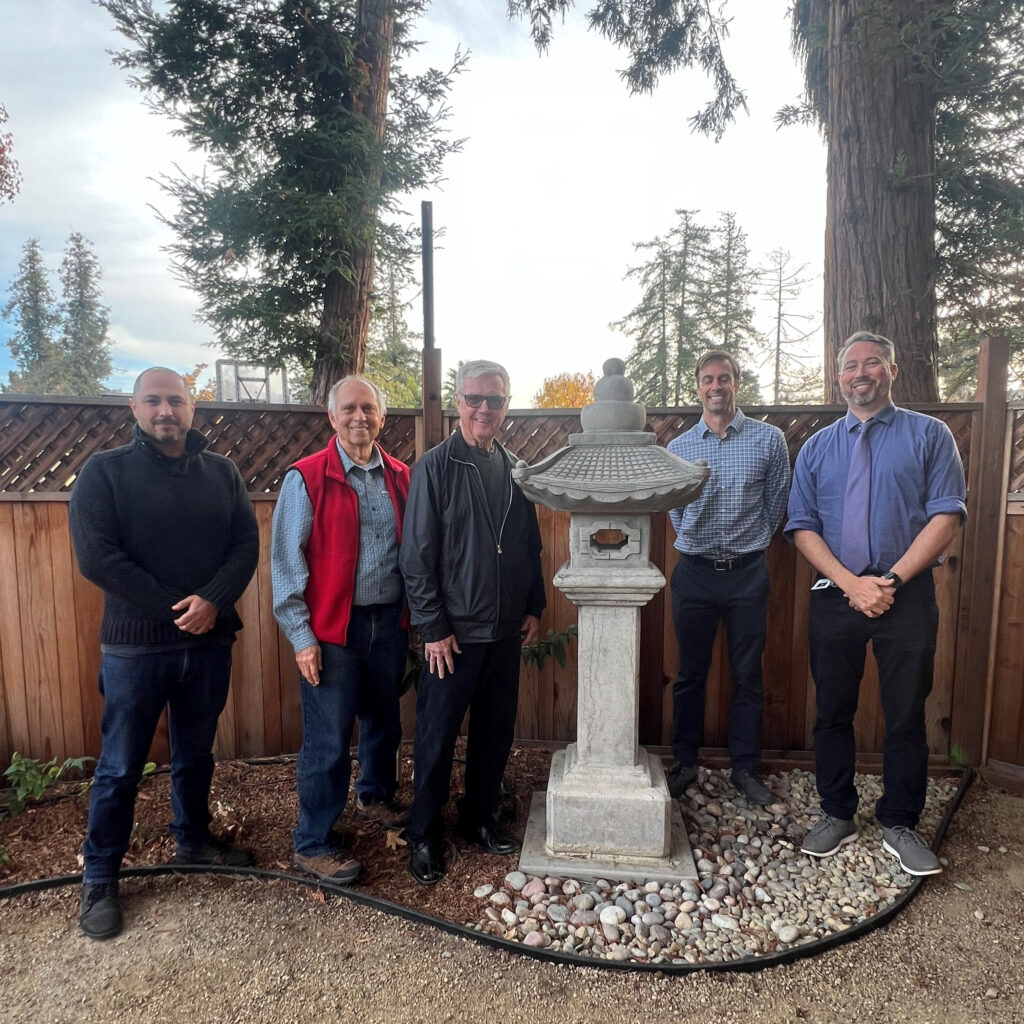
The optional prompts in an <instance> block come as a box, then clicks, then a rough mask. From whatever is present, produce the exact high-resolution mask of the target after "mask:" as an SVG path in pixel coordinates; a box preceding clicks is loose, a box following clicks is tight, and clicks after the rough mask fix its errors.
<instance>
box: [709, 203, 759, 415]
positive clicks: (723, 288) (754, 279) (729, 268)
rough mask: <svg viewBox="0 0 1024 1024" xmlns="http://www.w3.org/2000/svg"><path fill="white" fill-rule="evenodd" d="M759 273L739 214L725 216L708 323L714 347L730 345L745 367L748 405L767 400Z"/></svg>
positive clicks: (714, 240)
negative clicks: (758, 318) (760, 371)
mask: <svg viewBox="0 0 1024 1024" xmlns="http://www.w3.org/2000/svg"><path fill="white" fill-rule="evenodd" d="M759 277H760V271H759V270H758V269H757V268H756V267H752V266H751V265H750V249H749V247H748V245H747V236H746V232H744V231H743V230H742V228H740V227H739V225H738V224H737V223H736V215H735V214H733V213H729V212H726V213H722V214H720V216H719V222H718V227H717V228H715V229H714V230H713V231H712V233H711V245H710V248H709V252H708V274H707V279H706V284H705V291H704V308H703V316H702V326H703V328H704V332H705V335H706V336H707V337H708V338H709V342H710V344H709V347H714V348H721V349H724V350H725V351H726V352H728V353H730V354H731V355H732V356H734V357H735V358H736V361H737V362H738V363H739V364H740V366H741V367H743V368H744V373H743V374H742V376H741V378H740V387H739V393H738V395H737V398H738V400H739V401H741V402H748V403H749V402H758V401H760V398H761V395H760V387H759V386H758V379H757V373H756V367H757V365H758V362H759V359H760V357H761V355H762V353H761V352H760V351H759V349H760V348H761V343H760V338H759V336H758V333H757V328H756V327H755V326H754V304H753V298H754V293H755V291H756V288H757V284H758V279H759Z"/></svg>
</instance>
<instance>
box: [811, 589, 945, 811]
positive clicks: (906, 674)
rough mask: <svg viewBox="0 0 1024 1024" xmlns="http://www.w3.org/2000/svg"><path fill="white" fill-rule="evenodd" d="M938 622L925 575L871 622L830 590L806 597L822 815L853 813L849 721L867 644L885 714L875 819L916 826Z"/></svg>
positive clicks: (923, 783)
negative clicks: (869, 646) (873, 663)
mask: <svg viewBox="0 0 1024 1024" xmlns="http://www.w3.org/2000/svg"><path fill="white" fill-rule="evenodd" d="M938 624H939V612H938V608H937V606H936V604H935V584H934V582H933V580H932V574H931V570H925V572H923V573H922V574H921V575H920V576H915V577H914V579H912V580H911V581H910V582H909V583H907V584H906V585H905V586H903V587H901V588H900V590H899V592H898V593H897V594H896V598H895V601H894V603H893V606H892V607H891V608H890V609H889V610H888V611H887V612H886V613H885V614H884V615H881V616H879V617H878V618H877V619H869V618H868V617H867V616H866V615H863V614H862V613H861V612H858V611H855V610H854V609H853V608H851V607H850V605H849V602H848V601H847V599H846V598H845V597H844V596H843V594H842V593H841V592H840V591H839V590H838V589H836V588H830V589H829V590H819V591H815V592H813V593H812V594H811V611H810V641H811V672H812V673H813V675H814V685H815V690H816V692H817V701H818V716H817V721H816V722H815V725H814V757H815V763H816V770H817V776H818V792H819V793H820V794H821V807H822V810H823V811H824V812H825V813H826V814H830V815H831V816H832V817H834V818H843V819H849V818H852V817H853V815H854V813H855V812H856V810H857V790H856V788H855V787H854V784H853V775H854V758H855V755H856V747H855V742H854V734H853V718H854V715H855V714H856V713H857V699H858V697H859V695H860V684H861V677H862V676H863V674H864V659H865V656H866V652H867V643H868V641H869V640H870V641H871V644H872V648H873V650H874V654H875V661H876V662H877V663H878V683H879V690H880V695H881V702H882V710H883V713H884V715H885V746H884V748H883V755H882V781H883V787H884V788H883V792H882V796H881V798H880V799H879V801H878V803H877V804H876V805H875V815H876V817H877V818H878V820H879V822H880V823H881V824H882V825H885V826H888V827H890V828H891V827H893V826H896V825H906V826H908V827H909V828H915V827H916V826H917V820H918V818H919V817H920V815H921V811H922V809H923V808H924V801H925V795H926V791H927V786H928V740H927V733H926V730H925V717H924V705H925V700H926V699H927V697H928V694H929V693H931V689H932V676H933V672H934V663H935V634H936V631H937V630H938Z"/></svg>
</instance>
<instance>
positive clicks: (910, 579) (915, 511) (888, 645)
mask: <svg viewBox="0 0 1024 1024" xmlns="http://www.w3.org/2000/svg"><path fill="white" fill-rule="evenodd" d="M838 371H839V376H838V380H839V388H840V391H841V392H842V395H843V398H845V399H846V404H847V406H848V411H847V413H846V415H845V416H844V417H843V418H842V419H841V420H839V421H838V422H836V423H833V424H832V425H831V426H829V427H827V428H826V429H824V430H821V431H819V432H818V433H817V434H815V435H814V436H813V437H812V438H811V439H810V440H809V441H808V442H807V444H805V445H804V447H803V448H802V449H801V451H800V454H799V455H798V456H797V460H796V465H795V467H794V470H793V489H792V491H791V493H790V497H789V521H788V522H787V524H786V529H785V532H786V534H787V536H789V537H791V538H792V540H793V542H794V543H795V544H796V546H797V549H798V550H799V551H800V552H801V553H802V554H803V555H804V557H805V558H806V559H807V560H808V561H809V562H810V563H811V565H812V566H813V567H814V568H815V570H817V579H816V581H815V583H814V585H813V586H812V588H811V589H812V591H813V593H812V594H811V604H810V622H809V632H810V642H811V672H812V674H813V676H814V684H815V690H816V695H817V705H818V714H817V720H816V721H815V725H814V749H815V765H816V772H817V782H818V792H819V794H820V795H821V809H822V814H821V817H820V819H819V820H818V822H817V824H816V825H815V826H814V828H812V829H811V830H810V832H808V833H807V835H806V837H805V838H804V842H803V846H802V847H801V849H802V851H803V852H804V853H807V854H810V855H811V856H812V857H827V856H829V855H830V854H833V853H835V852H836V851H838V850H839V848H840V847H841V846H842V845H843V844H844V843H848V842H852V841H853V840H855V839H856V838H857V825H856V822H855V821H854V815H855V813H856V811H857V790H856V788H855V786H854V756H855V747H854V732H853V718H854V715H855V714H856V711H857V697H858V694H859V690H860V682H861V676H862V675H863V672H864V659H865V652H866V649H867V643H868V641H869V640H870V641H871V643H872V647H873V650H874V655H875V660H876V662H877V663H878V677H879V688H880V694H881V701H882V708H883V711H884V714H885V726H886V732H885V746H884V753H883V761H882V776H883V792H882V796H881V798H880V799H879V801H878V803H877V804H876V805H875V814H876V817H877V818H878V821H879V823H880V824H881V826H882V845H883V847H884V848H885V849H886V850H887V851H888V852H889V853H891V854H892V855H893V856H895V857H896V858H897V860H899V862H900V865H901V866H902V868H903V870H904V871H906V872H908V873H909V874H912V875H933V874H937V873H938V872H939V871H941V870H942V868H941V867H940V865H939V861H938V858H937V857H936V856H935V854H934V852H933V851H932V850H931V849H929V847H928V846H927V845H926V844H925V842H924V841H923V840H922V839H921V837H920V836H919V835H918V834H917V832H916V831H915V829H916V827H917V822H918V818H919V817H920V814H921V811H922V809H923V808H924V801H925V792H926V787H927V781H928V779H927V771H928V743H927V737H926V732H925V715H924V707H925V700H926V699H927V697H928V694H929V693H930V692H931V688H932V674H933V667H934V660H935V634H936V630H937V628H938V610H937V607H936V604H935V585H934V582H933V579H932V571H931V570H932V567H933V566H935V565H938V564H939V563H940V562H941V561H942V554H943V552H944V551H945V550H946V549H947V548H948V547H949V545H950V543H951V542H952V541H953V539H954V538H955V536H956V532H957V530H958V529H959V528H960V525H961V523H962V522H963V520H964V518H965V516H966V511H967V509H966V505H965V502H964V498H965V493H966V487H965V485H964V472H963V466H962V464H961V462H960V455H959V452H958V451H957V448H956V443H955V442H954V440H953V435H952V434H951V433H950V431H949V428H948V427H947V426H946V425H945V424H944V423H942V422H941V421H940V420H937V419H934V418H933V417H931V416H924V415H922V414H920V413H916V412H911V411H909V410H907V409H898V408H896V406H895V405H893V403H892V399H891V397H890V393H891V390H892V382H893V380H894V379H895V378H896V374H897V372H898V369H897V366H896V362H895V349H894V347H893V344H892V342H891V341H889V340H888V339H887V338H883V337H881V336H880V335H877V334H870V333H868V332H866V331H860V332H858V333H856V334H854V335H853V336H852V337H850V338H849V339H848V340H847V341H846V343H845V345H844V346H843V347H842V349H840V351H839V356H838Z"/></svg>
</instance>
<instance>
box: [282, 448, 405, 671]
mask: <svg viewBox="0 0 1024 1024" xmlns="http://www.w3.org/2000/svg"><path fill="white" fill-rule="evenodd" d="M335 444H336V445H337V447H338V454H339V455H340V456H341V464H342V466H343V467H344V469H345V477H346V479H347V481H348V483H349V485H350V486H351V487H352V489H353V490H354V491H355V492H356V496H357V498H358V500H359V561H358V563H357V564H356V580H355V591H354V594H353V600H352V603H353V604H355V605H367V604H388V603H390V602H392V601H397V600H398V599H399V598H400V597H401V596H402V578H401V576H400V575H399V572H398V529H397V524H396V522H395V507H394V505H393V504H392V502H391V496H390V495H389V494H388V490H387V485H386V483H385V480H384V464H383V462H382V461H381V457H380V452H378V451H377V449H376V447H374V449H373V456H372V457H371V459H370V461H369V463H368V464H367V465H366V466H358V465H356V463H355V462H353V461H352V459H351V458H349V456H348V454H347V453H346V451H345V449H344V448H342V447H341V444H340V443H339V442H338V441H337V439H335ZM312 526H313V506H312V504H310V501H309V495H308V494H307V493H306V485H305V483H304V482H303V480H302V474H301V473H300V472H299V471H298V470H296V469H290V470H289V471H288V472H287V473H286V474H285V477H284V481H283V482H282V484H281V490H280V492H279V494H278V496H277V508H276V509H275V511H274V544H273V545H272V547H271V556H270V575H271V580H272V583H273V588H274V594H275V603H274V614H275V616H276V617H277V621H278V623H279V624H280V626H281V628H282V630H284V633H285V636H287V637H288V640H289V642H290V643H291V645H292V646H293V647H294V648H295V650H296V651H301V650H304V649H305V648H306V647H310V646H312V645H313V644H315V643H316V642H317V639H316V637H315V636H314V635H313V631H312V629H310V626H309V609H308V608H307V607H306V603H305V601H304V600H303V599H302V595H303V594H304V593H305V590H306V583H307V581H308V580H309V567H308V566H307V564H306V555H305V550H306V542H307V541H308V540H309V532H310V530H311V529H312ZM278 595H287V596H282V597H281V598H280V599H278Z"/></svg>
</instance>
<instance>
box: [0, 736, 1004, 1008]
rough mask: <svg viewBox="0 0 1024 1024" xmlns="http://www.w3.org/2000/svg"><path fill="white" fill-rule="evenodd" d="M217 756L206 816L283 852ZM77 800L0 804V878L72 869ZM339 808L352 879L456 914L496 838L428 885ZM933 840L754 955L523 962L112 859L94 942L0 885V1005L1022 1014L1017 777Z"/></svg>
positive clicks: (161, 846) (273, 887) (274, 890)
mask: <svg viewBox="0 0 1024 1024" xmlns="http://www.w3.org/2000/svg"><path fill="white" fill-rule="evenodd" d="M517 758H519V759H520V760H521V763H520V765H519V766H518V768H517V771H518V773H519V775H520V776H526V775H529V774H530V773H532V772H534V771H535V770H536V766H534V765H533V764H532V761H533V760H534V757H533V754H532V752H526V753H523V754H517ZM513 760H514V761H515V760H516V759H515V758H514V759H513ZM231 772H232V769H231V768H230V766H228V767H227V768H224V767H221V768H219V769H218V782H217V784H216V787H215V792H214V796H215V800H217V801H219V806H218V825H219V827H220V830H221V831H229V830H230V829H231V828H232V827H234V828H235V829H236V830H237V831H238V832H239V833H240V838H241V840H242V841H244V842H248V843H249V844H250V845H253V846H255V847H256V850H257V861H258V863H259V864H260V866H263V867H269V868H272V867H283V866H284V863H286V860H287V850H286V849H284V848H282V849H280V850H278V849H277V848H276V846H275V844H277V845H280V844H281V843H282V842H283V841H282V840H281V839H280V836H279V833H280V832H281V829H280V828H278V829H276V831H274V832H273V835H272V836H271V833H270V830H269V829H268V828H266V827H265V823H264V822H262V821H261V818H260V814H262V813H270V811H269V810H265V811H260V810H259V808H260V807H263V806H264V804H265V805H266V806H267V807H270V806H271V805H272V804H273V802H274V800H275V799H276V800H278V804H277V807H276V816H277V817H278V818H280V817H282V816H284V817H287V815H288V810H289V809H287V808H284V809H283V808H282V806H281V801H284V800H286V799H287V796H286V794H285V793H284V791H283V790H282V791H281V792H280V793H279V794H278V795H277V797H274V796H273V794H272V793H271V794H269V795H267V794H264V793H263V789H264V788H265V787H261V788H260V789H259V792H260V794H261V796H260V797H259V798H258V799H254V800H253V802H252V806H249V805H248V804H247V802H246V797H245V794H244V792H242V788H243V787H244V786H247V785H248V786H251V787H252V788H253V790H254V792H255V789H256V787H257V779H256V776H257V775H259V774H260V771H257V772H255V773H250V772H246V771H239V773H238V775H237V776H235V777H232V775H231ZM263 774H272V773H271V772H270V771H269V769H268V771H267V772H264V773H263ZM165 785H166V783H165V782H163V781H161V780H160V779H159V778H158V779H153V780H150V781H149V782H147V783H146V784H145V785H144V787H143V794H142V795H143V796H145V797H146V799H145V800H142V801H140V814H139V817H140V828H139V834H138V841H137V844H136V845H135V846H134V847H133V851H132V858H133V859H134V860H135V861H136V862H140V863H141V862H145V863H157V862H159V861H161V860H166V859H167V856H166V855H167V852H168V850H167V847H166V843H167V840H166V839H165V838H164V836H163V827H162V825H161V824H160V822H161V821H162V820H165V819H166V805H164V804H163V800H162V797H161V794H160V789H161V786H165ZM281 785H282V786H283V785H284V783H281ZM272 788H273V787H271V789H272ZM515 789H516V792H515V796H514V797H511V796H510V799H513V800H516V801H518V800H519V799H520V796H519V793H518V789H519V787H518V786H516V787H515ZM83 805H84V801H83V800H82V799H81V798H76V799H70V800H64V801H61V802H59V803H55V804H50V805H47V806H45V807H42V808H39V809H38V810H36V811H31V812H26V814H24V815H21V816H19V817H18V818H15V819H10V820H8V821H6V822H3V823H0V845H3V846H4V847H6V849H7V850H8V852H9V853H10V855H11V859H12V864H11V865H10V866H9V867H8V868H7V869H6V871H5V872H4V873H2V874H0V885H10V884H12V883H13V882H15V881H18V880H21V879H23V878H24V877H26V876H28V877H31V876H35V877H40V876H44V875H56V874H64V873H68V872H74V871H76V870H78V869H77V866H76V864H75V863H74V861H75V859H76V851H77V846H78V844H79V843H80V842H81V836H82V831H81V829H82V821H83V814H84V806H83ZM511 810H512V811H513V812H514V813H515V814H516V817H518V812H517V811H516V809H514V808H513V809H511ZM150 811H152V813H150ZM353 829H354V833H355V834H354V835H353V839H354V841H355V843H356V847H357V849H359V848H360V846H362V847H363V852H362V853H361V854H360V856H362V857H363V859H364V860H366V861H367V862H368V863H367V867H368V872H367V880H366V882H364V883H363V887H364V888H365V889H367V891H375V892H379V893H380V894H381V895H387V896H388V897H389V898H391V899H394V900H396V901H398V902H405V903H406V904H407V905H410V906H417V907H419V908H422V909H425V910H427V911H428V912H430V913H435V914H442V915H443V916H449V917H451V918H452V919H455V920H458V919H459V913H460V909H461V904H460V901H461V900H462V899H463V896H462V894H463V893H464V892H465V891H466V888H467V886H468V885H471V884H472V883H473V882H474V881H475V880H476V879H478V878H482V877H484V874H486V877H488V878H493V876H494V874H495V863H494V858H482V855H481V858H480V859H475V855H474V854H473V853H471V852H470V851H469V850H465V849H460V850H459V860H458V862H457V863H456V864H455V865H454V866H453V869H452V872H451V875H450V877H449V878H448V879H446V880H445V882H443V883H442V884H441V885H439V886H437V887H435V888H434V889H432V890H423V889H420V888H419V887H416V886H415V884H414V883H413V884H412V885H411V886H410V884H409V883H408V881H407V880H408V875H407V874H406V873H405V855H404V851H402V850H401V849H400V848H397V849H391V848H389V843H388V839H387V837H386V836H384V835H382V834H380V832H379V830H378V831H377V832H376V833H375V832H374V831H373V829H372V828H368V829H365V830H362V831H360V828H359V827H357V826H355V825H354V824H353ZM285 835H286V833H285ZM254 839H255V840H257V842H253V840H254ZM284 842H285V843H286V841H284ZM268 843H269V845H268ZM30 851H36V852H35V853H34V854H32V855H31V856H34V860H31V863H29V861H30ZM367 851H370V852H371V854H372V855H371V856H368V855H367ZM373 851H376V852H375V853H373ZM941 852H942V855H943V856H944V857H946V858H948V860H949V866H948V868H947V869H946V871H945V872H944V873H943V874H942V875H939V876H937V877H935V878H932V879H929V880H927V881H926V882H925V884H924V886H923V888H922V890H921V892H920V893H919V894H918V896H917V897H916V898H915V899H914V900H913V901H912V902H911V903H910V905H909V906H908V907H907V908H906V909H905V910H904V911H903V912H902V913H900V914H899V915H898V916H897V917H896V918H895V919H894V920H893V921H892V922H891V923H890V924H889V925H888V926H887V927H883V928H880V929H877V930H875V931H873V932H871V933H870V934H868V935H866V936H864V937H863V938H861V939H859V940H857V941H855V942H852V943H848V944H847V945H844V946H842V947H839V948H837V949H834V950H831V951H828V952H825V953H822V954H820V955H818V956H814V957H810V958H807V959H804V960H801V961H798V962H797V963H794V964H791V965H788V966H783V967H775V968H770V969H767V970H762V971H758V972H754V973H716V972H708V971H701V972H697V973H690V974H687V975H675V976H673V975H667V974H648V973H637V972H626V973H623V972H618V971H610V970H600V969H597V968H593V967H584V966H580V967H564V966H559V965H554V964H548V963H541V962H538V961H535V960H531V959H527V958H525V957H522V956H519V955H515V954H511V953H507V952H505V951H500V950H494V949H489V948H486V947H483V946H480V945H478V944H476V943H474V942H471V941H467V940H464V939H460V938H455V937H452V936H450V935H448V934H445V933H443V932H439V931H436V930H434V929H432V928H429V927H425V926H422V925H418V924H410V923H408V922H405V921H403V920H401V919H399V918H396V917H393V916H390V915H385V914H382V913H379V912H377V911H374V910H368V909H366V908H363V907H360V906H358V905H356V904H354V903H353V902H352V901H351V900H348V899H345V898H343V897H335V896H327V897H324V896H323V895H322V894H321V893H319V892H318V891H316V890H312V889H309V888H306V887H304V886H299V885H295V884H293V883H291V882H263V881H250V880H240V879H234V878H230V877H225V876H217V875H168V876H160V877H156V878H152V877H151V878H138V879H129V880H126V881H124V882H123V883H122V896H123V902H124V907H125V915H126V929H125V932H124V933H123V934H122V935H121V936H119V937H118V938H116V939H114V940H112V941H110V942H105V943H95V942H91V941H90V940H88V939H86V938H85V937H83V936H82V935H81V934H80V933H79V932H78V931H77V928H76V919H77V913H78V888H77V886H65V887H62V888H59V889H55V890H49V891H46V892H41V893H35V894H30V895H23V896H18V897H15V898H13V899H4V900H0V1021H3V1022H7V1021H10V1022H12V1024H13V1022H17V1024H57V1022H60V1024H64V1022H68V1024H70V1022H72V1021H74V1022H83V1024H87V1022H91V1021H97V1022H99V1021H109V1022H125V1024H128V1022H132V1024H135V1022H146V1021H161V1022H166V1024H174V1022H178V1021H182V1022H185V1021H188V1022H189V1024H195V1022H210V1024H214V1022H231V1024H234V1022H240V1024H241V1022H260V1024H286V1022H291V1021H295V1022H301V1024H309V1022H312V1021H318V1020H332V1021H346V1022H347V1021H359V1022H367V1024H371V1022H377V1021H380V1022H385V1021H386V1022H388V1024H394V1022H405V1021H408V1022H415V1021H431V1022H434V1021H489V1020H494V1019H505V1020H519V1019H526V1020H530V1019H538V1020H547V1019H549V1018H555V1019H560V1020H565V1021H580V1022H581V1024H582V1022H587V1024H604V1022H612V1021H615V1022H617V1024H619V1022H631V1021H648V1020H650V1021H660V1020H678V1021H698V1020H699V1021H716V1022H737V1024H738V1022H747V1021H757V1022H759V1024H760V1022H763V1024H776V1022H778V1024H782V1022H797V1021H801V1022H802V1021H811V1022H821V1024H825V1022H832V1021H857V1022H865V1024H866V1022H879V1024H882V1022H885V1024H888V1022H894V1024H896V1022H914V1024H925V1022H935V1024H939V1022H941V1024H968V1022H970V1024H982V1022H989V1021H991V1022H996V1024H1000V1022H1021V1024H1024V799H1022V798H1020V797H1014V796H1009V795H1007V794H1006V793H1003V792H1002V791H999V790H995V789H991V788H989V787H987V786H986V785H985V784H984V783H982V782H975V784H974V785H973V787H972V788H971V790H970V792H969V793H968V794H967V797H966V799H965V801H964V803H963V805H962V806H961V808H960V810H959V811H958V812H957V814H956V816H955V817H954V819H953V822H952V824H951V826H950V829H949V831H948V832H947V835H946V840H945V843H944V845H943V847H942V851H941ZM69 861H70V863H69ZM281 861H284V863H280V862H281ZM19 863H20V866H19ZM510 864H511V861H510ZM504 870H508V867H506V866H504V865H499V866H498V871H499V872H502V871H504ZM472 902H473V903H475V902H476V901H472Z"/></svg>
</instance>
